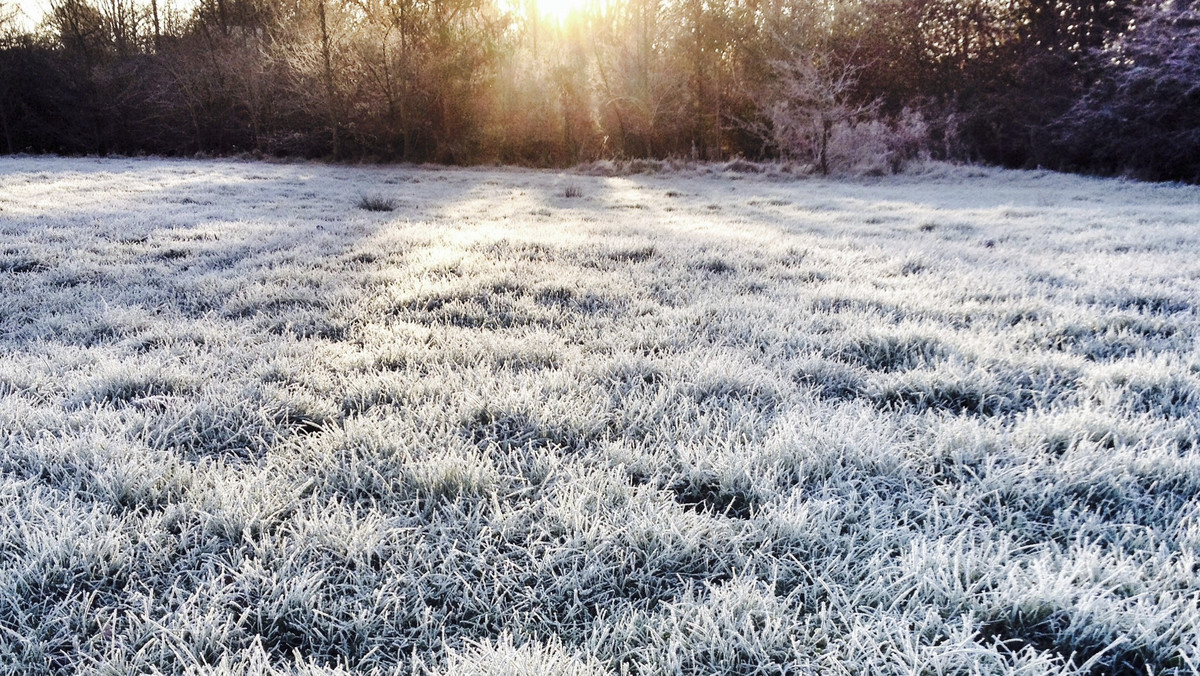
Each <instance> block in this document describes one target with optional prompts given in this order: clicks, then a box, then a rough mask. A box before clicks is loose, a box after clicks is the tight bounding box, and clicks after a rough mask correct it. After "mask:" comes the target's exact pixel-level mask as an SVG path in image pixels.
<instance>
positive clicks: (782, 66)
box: [762, 52, 878, 174]
mask: <svg viewBox="0 0 1200 676" xmlns="http://www.w3.org/2000/svg"><path fill="white" fill-rule="evenodd" d="M773 70H774V72H775V75H776V81H775V82H774V83H773V84H772V85H771V86H770V87H769V88H768V90H767V94H766V96H765V97H764V98H765V101H763V102H762V108H763V112H764V113H765V117H766V118H767V121H768V122H769V125H770V126H769V131H770V138H769V141H770V142H772V143H773V144H774V145H775V146H776V148H777V149H778V150H779V153H780V154H781V155H782V156H784V157H790V158H795V159H802V160H806V161H810V162H812V163H813V165H814V166H816V167H817V169H818V170H819V171H820V172H821V173H822V174H828V173H829V140H830V138H831V136H832V134H833V131H834V129H835V128H836V127H837V126H838V125H843V124H853V123H855V122H857V121H859V120H861V119H863V118H864V117H866V116H868V115H869V114H871V113H873V112H874V111H875V110H876V109H877V107H878V106H877V104H876V102H874V101H871V102H868V103H859V102H856V101H855V100H854V98H853V93H854V89H855V85H856V84H857V76H858V72H859V70H861V67H860V66H858V65H855V64H852V63H848V62H843V61H839V60H837V59H835V58H833V57H832V56H830V55H829V54H826V53H818V52H807V53H802V54H799V55H797V56H794V57H793V58H790V59H787V60H783V61H776V62H775V63H774V64H773Z"/></svg>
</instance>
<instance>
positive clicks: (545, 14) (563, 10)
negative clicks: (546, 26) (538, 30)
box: [513, 0, 599, 21]
mask: <svg viewBox="0 0 1200 676" xmlns="http://www.w3.org/2000/svg"><path fill="white" fill-rule="evenodd" d="M513 4H523V5H525V7H526V11H527V12H528V14H529V15H532V16H537V17H539V18H542V19H549V20H552V21H564V20H566V19H567V18H568V17H570V16H571V14H572V13H575V12H579V11H581V10H584V9H587V8H589V7H592V6H595V5H597V4H599V1H598V0H523V1H522V0H513Z"/></svg>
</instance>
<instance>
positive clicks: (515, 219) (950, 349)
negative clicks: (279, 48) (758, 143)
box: [0, 157, 1200, 676]
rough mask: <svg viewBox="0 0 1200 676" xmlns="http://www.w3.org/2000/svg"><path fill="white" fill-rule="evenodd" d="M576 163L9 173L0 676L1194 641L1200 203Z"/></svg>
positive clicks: (1113, 193)
mask: <svg viewBox="0 0 1200 676" xmlns="http://www.w3.org/2000/svg"><path fill="white" fill-rule="evenodd" d="M609 166H610V165H596V167H593V168H592V170H579V171H574V172H562V173H558V172H545V171H529V170H519V169H435V168H421V167H414V166H399V167H337V166H323V165H315V164H271V163H251V162H234V161H190V160H189V161H183V160H144V159H105V160H99V159H54V158H30V157H16V158H11V157H10V158H0V673H2V674H13V675H16V674H21V675H32V674H55V675H63V676H66V675H73V674H113V675H115V674H127V673H154V672H162V673H169V674H174V673H194V674H238V675H241V674H256V675H257V674H275V673H278V674H293V673H299V674H312V675H317V674H334V673H337V674H341V673H349V674H359V673H362V674H367V673H380V674H391V673H400V674H409V673H413V674H427V673H429V674H456V675H458V674H462V675H480V676H482V675H485V674H487V675H497V676H498V675H502V674H503V675H510V674H511V675H514V676H515V675H518V674H521V675H528V676H534V675H542V674H545V675H549V676H553V675H556V674H557V675H565V674H578V675H581V676H582V675H585V674H586V675H600V674H611V675H613V676H620V675H626V674H629V675H634V674H636V675H639V676H656V675H668V674H680V675H696V676H700V675H709V674H737V675H745V676H751V675H762V676H767V675H780V676H782V675H784V674H811V675H813V676H816V675H818V674H819V675H827V674H831V675H837V674H856V675H860V674H861V675H863V676H868V675H872V676H873V675H884V674H911V675H917V674H930V675H933V674H1028V675H1030V676H1032V675H1035V674H1110V673H1111V674H1154V675H1155V676H1160V675H1165V674H1172V675H1183V674H1196V673H1198V671H1200V648H1198V647H1197V646H1198V638H1197V637H1198V632H1200V414H1198V412H1197V411H1198V409H1200V317H1198V316H1197V299H1200V188H1197V187H1183V186H1178V185H1165V184H1141V183H1135V182H1129V181H1120V180H1098V179H1089V178H1082V177H1077V176H1066V175H1059V174H1053V173H1048V172H1011V171H1004V170H998V169H981V168H967V167H954V166H949V165H939V164H932V165H928V166H924V167H920V168H917V169H914V170H911V171H909V172H908V173H907V174H903V175H899V176H894V177H888V178H863V179H854V180H844V181H834V180H822V179H816V178H796V177H792V176H790V175H786V174H783V173H780V171H779V170H778V169H772V170H769V171H765V172H762V173H756V172H753V171H749V169H751V168H753V167H749V166H747V165H745V164H734V165H730V166H729V167H726V166H722V165H711V166H701V167H691V168H686V167H685V168H677V169H674V170H670V171H651V172H649V173H629V172H605V171H602V170H603V169H605V168H606V167H609ZM646 168H649V169H656V168H660V167H659V165H653V164H649V165H646ZM604 174H614V175H604Z"/></svg>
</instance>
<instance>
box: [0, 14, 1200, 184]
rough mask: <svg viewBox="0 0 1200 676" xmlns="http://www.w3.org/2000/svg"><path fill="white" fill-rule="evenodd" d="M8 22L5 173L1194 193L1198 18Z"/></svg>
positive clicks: (2, 79)
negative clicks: (516, 174)
mask: <svg viewBox="0 0 1200 676" xmlns="http://www.w3.org/2000/svg"><path fill="white" fill-rule="evenodd" d="M545 1H547V0H543V2H545ZM2 2H3V0H0V3H2ZM13 10H14V7H13V6H11V5H9V6H5V5H3V4H0V151H3V152H7V153H16V152H53V153H64V154H110V153H120V154H139V153H155V154H165V155H192V154H197V153H203V154H237V153H253V154H262V155H274V156H302V157H325V158H331V159H335V160H376V161H414V162H425V161H432V162H443V163H492V162H501V163H516V164H528V165H560V166H561V165H568V164H574V163H578V162H584V161H589V160H595V159H622V158H666V157H685V158H694V159H698V160H708V161H718V160H725V159H730V158H734V157H745V158H749V159H772V158H782V159H788V160H795V161H799V162H804V163H807V164H809V165H810V166H812V167H813V168H814V170H818V171H837V170H842V169H854V168H858V169H860V170H868V171H890V170H894V169H895V168H897V167H899V166H901V165H902V164H903V163H904V162H905V161H906V160H908V159H910V158H912V157H917V156H922V155H927V156H931V157H935V158H945V159H956V160H969V161H981V162H987V163H995V164H1001V165H1005V166H1013V167H1035V166H1042V167H1047V168H1055V169H1066V170H1075V171H1084V172H1095V173H1103V174H1129V175H1134V176H1137V177H1140V178H1147V179H1155V180H1161V179H1166V180H1185V181H1193V182H1197V181H1200V0H1168V1H1165V2H1164V1H1161V0H1129V1H1114V0H592V1H591V2H590V3H585V4H582V5H580V6H578V7H576V8H575V9H574V10H573V11H571V12H570V13H569V14H567V15H566V16H565V17H562V18H549V17H550V16H551V15H549V14H547V13H546V12H544V11H543V8H539V7H538V0H199V2H198V4H195V5H194V6H189V7H188V8H186V10H184V9H181V8H180V7H178V6H175V5H173V4H171V1H170V0H51V2H50V9H49V12H48V14H47V15H46V17H45V18H44V19H43V20H42V22H41V24H40V25H39V26H38V27H37V28H36V29H22V28H20V27H19V24H18V23H17V22H16V21H15V19H14V11H13Z"/></svg>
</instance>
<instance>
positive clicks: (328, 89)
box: [317, 0, 342, 160]
mask: <svg viewBox="0 0 1200 676" xmlns="http://www.w3.org/2000/svg"><path fill="white" fill-rule="evenodd" d="M317 18H318V19H319V20H320V24H321V60H322V62H323V63H324V66H325V106H326V109H327V113H328V115H329V126H330V127H331V128H332V131H333V139H332V140H333V159H335V160H336V159H340V158H341V154H342V149H341V142H340V139H339V137H338V127H339V126H340V125H339V120H338V113H337V93H336V92H335V91H334V89H333V54H332V49H331V48H330V40H329V26H328V25H327V23H326V21H325V0H317Z"/></svg>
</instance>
